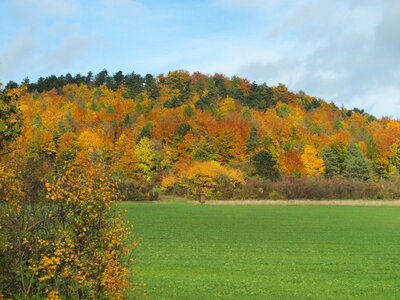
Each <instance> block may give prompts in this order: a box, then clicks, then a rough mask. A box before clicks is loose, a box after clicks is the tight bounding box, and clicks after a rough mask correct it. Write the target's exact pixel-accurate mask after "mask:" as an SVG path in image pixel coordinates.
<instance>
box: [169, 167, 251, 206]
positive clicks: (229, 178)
mask: <svg viewBox="0 0 400 300" xmlns="http://www.w3.org/2000/svg"><path fill="white" fill-rule="evenodd" d="M167 178H168V177H167ZM242 184H244V175H243V174H242V172H240V171H238V170H234V169H232V168H229V167H227V166H222V165H221V164H220V163H218V162H215V161H206V162H194V163H192V164H191V165H190V166H188V167H187V168H186V169H184V170H182V171H181V172H180V174H179V176H178V178H177V179H176V180H171V179H170V178H168V179H167V180H164V181H163V183H162V187H163V188H164V189H168V188H171V185H176V186H177V187H178V188H181V189H183V190H184V191H185V193H186V195H187V196H189V197H198V196H199V194H200V193H204V194H205V196H206V197H207V198H209V199H210V198H225V199H226V198H232V197H233V194H234V193H235V190H236V189H237V188H238V187H239V186H240V185H242Z"/></svg>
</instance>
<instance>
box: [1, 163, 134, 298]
mask: <svg viewBox="0 0 400 300" xmlns="http://www.w3.org/2000/svg"><path fill="white" fill-rule="evenodd" d="M82 167H84V168H82ZM106 174H107V172H106V170H105V169H103V168H102V167H101V166H98V167H93V166H92V165H91V164H90V163H85V164H84V166H83V165H82V164H76V163H74V164H72V165H70V164H65V165H64V166H63V167H62V168H61V169H60V170H59V171H58V173H57V174H56V176H55V177H54V179H53V180H51V181H49V182H46V189H45V191H44V192H45V194H46V195H45V197H44V198H43V197H40V194H39V196H36V197H35V198H31V197H29V193H27V194H26V195H18V194H17V193H14V197H13V198H12V199H13V201H10V200H7V199H10V198H9V197H3V195H2V201H1V214H0V221H1V224H0V225H1V229H2V230H1V238H3V239H5V240H6V242H5V243H4V244H2V245H3V246H2V247H3V249H2V255H1V257H0V264H1V265H2V266H4V265H5V264H7V270H8V272H7V273H6V274H5V276H3V277H1V278H0V280H1V282H0V285H1V286H0V287H1V290H2V293H3V296H4V297H11V296H12V297H15V298H24V299H28V298H29V299H32V298H35V299H39V298H41V299H43V298H47V299H65V298H77V299H82V298H85V299H87V298H95V299H121V298H123V297H124V296H125V292H126V289H127V287H128V281H127V271H128V268H127V267H128V264H129V261H130V260H129V259H127V257H128V258H129V253H130V251H131V248H132V247H131V246H129V245H127V241H128V237H129V228H128V227H127V225H126V224H125V222H124V220H123V216H122V215H121V214H120V213H118V212H117V211H116V210H115V206H114V202H116V201H118V200H119V199H120V195H119V194H118V193H117V188H116V186H115V185H114V184H113V183H112V181H111V179H110V178H109V177H108V176H107V175H106ZM12 177H14V178H15V176H14V175H12V174H11V175H10V174H9V175H7V176H4V175H3V176H2V178H0V179H1V181H2V182H4V181H5V180H8V181H9V180H11V179H10V178H12ZM16 179H17V178H16ZM16 179H13V180H16ZM11 192H12V191H11Z"/></svg>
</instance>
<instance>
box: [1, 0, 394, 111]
mask: <svg viewBox="0 0 400 300" xmlns="http://www.w3.org/2000/svg"><path fill="white" fill-rule="evenodd" d="M0 9H1V11H2V18H0V30H1V32H2V43H1V44H0V81H2V82H4V83H6V82H8V81H9V80H14V81H17V82H19V81H21V80H22V79H23V78H24V77H26V76H28V77H29V78H31V79H32V80H36V79H37V78H38V77H39V76H48V75H50V74H56V75H60V74H65V73H67V72H70V73H73V74H75V73H77V72H80V73H86V72H87V71H89V70H91V71H93V72H95V73H96V72H99V71H101V70H102V69H104V68H106V69H107V70H109V72H110V73H114V72H116V71H118V70H122V71H124V72H125V73H127V72H131V71H135V72H136V73H141V74H146V73H152V74H155V75H157V74H159V73H166V72H168V71H170V70H176V69H186V70H189V71H202V72H205V73H211V74H212V73H215V72H218V73H224V74H226V75H228V76H231V75H239V76H241V77H245V78H248V79H249V80H251V81H253V80H255V81H257V82H266V83H267V84H269V85H275V84H277V83H279V82H282V83H285V84H286V85H287V86H288V87H289V88H290V89H291V90H294V91H298V90H304V91H306V92H307V93H309V94H312V95H314V96H318V97H322V98H324V99H326V100H328V101H334V102H335V103H336V104H338V105H342V104H343V105H345V106H346V107H349V108H352V107H354V106H356V107H359V108H363V109H365V110H366V111H367V112H370V113H373V114H375V115H377V116H383V115H384V116H392V117H395V118H399V117H400V85H399V82H400V34H399V29H400V1H397V0H336V1H333V0H325V1H321V0H297V1H294V0H247V1H244V0H243V1H240V0H203V1H190V0H186V1H183V0H182V1H177V0H175V1H161V0H146V1H144V0H142V1H140V0H97V1H94V0H81V1H79V0H14V1H12V0H3V1H1V4H0Z"/></svg>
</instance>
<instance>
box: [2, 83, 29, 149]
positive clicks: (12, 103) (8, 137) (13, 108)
mask: <svg viewBox="0 0 400 300" xmlns="http://www.w3.org/2000/svg"><path fill="white" fill-rule="evenodd" d="M0 88H1V83H0ZM26 90H27V88H26V86H21V87H20V88H14V89H6V90H0V149H1V148H2V147H4V145H5V143H6V142H11V141H13V140H15V139H16V138H17V137H18V136H19V135H20V133H21V129H22V114H21V111H20V109H19V108H18V106H17V102H18V99H19V98H20V97H21V96H22V95H23V94H24V93H25V92H26Z"/></svg>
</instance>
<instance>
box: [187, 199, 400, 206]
mask: <svg viewBox="0 0 400 300" xmlns="http://www.w3.org/2000/svg"><path fill="white" fill-rule="evenodd" d="M195 203H198V202H195ZM198 204H199V203H198ZM205 204H206V205H337V206H400V200H209V201H206V203H205Z"/></svg>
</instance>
